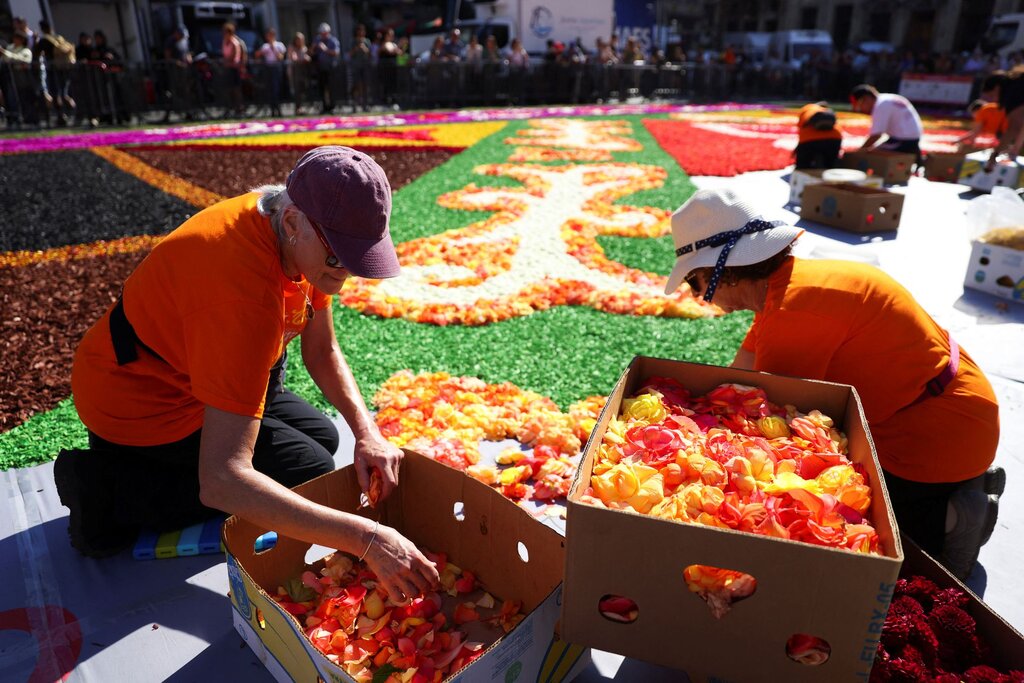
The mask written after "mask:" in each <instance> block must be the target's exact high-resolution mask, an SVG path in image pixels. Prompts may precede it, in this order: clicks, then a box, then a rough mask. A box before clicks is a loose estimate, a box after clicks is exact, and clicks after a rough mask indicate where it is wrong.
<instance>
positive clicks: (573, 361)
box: [0, 115, 750, 468]
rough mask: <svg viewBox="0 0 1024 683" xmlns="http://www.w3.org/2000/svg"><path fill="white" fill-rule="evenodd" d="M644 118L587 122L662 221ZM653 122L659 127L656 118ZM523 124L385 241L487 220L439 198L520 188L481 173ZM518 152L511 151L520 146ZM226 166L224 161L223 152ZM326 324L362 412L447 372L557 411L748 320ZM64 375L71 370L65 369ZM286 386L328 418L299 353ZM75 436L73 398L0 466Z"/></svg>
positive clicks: (555, 311) (556, 315) (663, 189)
mask: <svg viewBox="0 0 1024 683" xmlns="http://www.w3.org/2000/svg"><path fill="white" fill-rule="evenodd" d="M650 118H652V117H651V116H650V115H648V116H621V117H615V118H614V120H609V119H608V118H601V117H593V118H591V119H585V118H583V119H581V120H591V121H601V122H603V123H609V124H613V125H614V124H618V125H619V126H622V125H623V124H624V125H625V127H626V128H627V129H628V131H629V137H630V138H632V139H633V140H635V142H636V143H639V144H638V145H635V146H634V149H633V150H615V149H612V150H611V153H610V158H606V159H605V161H609V162H614V163H628V164H642V165H647V166H656V167H660V168H662V169H664V170H665V171H666V173H667V174H666V176H665V178H664V179H663V181H662V182H661V183H660V186H656V187H653V188H650V189H642V190H640V191H635V192H633V193H631V194H627V195H625V196H622V197H619V198H618V199H616V200H615V201H614V204H616V205H618V206H630V207H653V208H655V209H659V210H664V211H668V212H671V211H672V210H674V209H675V208H676V207H678V206H679V205H680V204H682V203H683V202H684V201H685V200H686V199H687V198H688V197H689V196H690V195H691V194H692V193H693V191H694V186H693V184H692V183H691V182H690V180H689V179H688V177H687V176H686V174H685V173H684V172H683V171H682V170H681V169H680V168H679V166H678V164H677V163H676V161H675V160H674V159H673V158H672V157H671V156H669V155H668V154H667V153H666V152H665V151H664V150H662V148H661V147H660V146H659V145H658V143H657V142H656V141H655V140H654V138H653V137H652V136H651V134H650V133H649V132H648V129H647V127H646V126H645V125H644V120H645V119H650ZM655 118H658V117H657V115H655ZM531 126H533V123H532V122H531V121H513V122H509V123H507V124H506V125H505V126H504V127H503V128H502V129H500V130H498V131H497V132H495V133H493V134H491V135H489V136H488V137H485V138H484V139H482V140H481V141H479V142H478V143H476V144H475V145H473V146H471V147H469V148H468V149H466V150H465V151H463V152H461V153H459V154H456V155H455V156H452V157H451V158H449V159H448V160H447V161H444V162H443V163H441V164H440V165H439V166H437V167H435V168H434V169H433V170H431V171H428V172H426V173H424V174H423V175H421V176H420V177H419V178H417V179H416V180H413V181H412V182H410V183H409V184H408V185H406V186H404V187H402V188H401V189H400V190H398V191H397V192H396V193H395V197H394V209H393V214H392V234H393V237H394V239H395V241H396V243H399V244H401V243H403V242H409V241H411V240H416V239H420V238H426V237H431V236H435V235H439V234H441V233H444V232H446V231H450V230H457V229H462V228H465V227H466V226H469V225H471V224H474V223H478V222H481V221H484V220H486V219H487V218H488V217H489V216H491V215H492V213H493V212H492V211H474V210H466V209H463V208H458V209H454V208H446V207H445V206H441V205H440V204H439V202H438V198H439V197H441V196H442V195H445V194H446V193H454V192H459V191H464V190H466V189H467V188H468V187H473V186H476V187H491V188H519V187H522V185H523V183H522V182H520V181H519V180H517V179H515V178H512V177H507V176H504V175H493V174H488V175H482V174H481V173H479V172H477V171H476V170H475V169H478V167H480V166H482V165H486V164H507V163H508V162H509V161H510V159H511V158H512V155H513V153H514V152H515V150H516V146H515V145H514V144H509V141H510V140H511V139H514V138H522V136H524V135H529V134H530V129H531ZM520 149H521V148H520ZM225 154H226V155H228V156H230V152H225ZM528 163H530V164H534V165H542V166H565V165H567V164H572V163H583V164H585V163H588V162H587V160H586V159H577V160H574V159H572V158H567V157H563V158H561V159H546V158H539V157H538V158H536V159H535V160H532V161H529V162H528ZM597 244H598V245H599V247H600V249H601V250H603V252H604V256H605V257H607V258H608V259H610V260H611V261H615V262H618V263H621V264H623V265H624V266H627V267H628V268H633V269H637V270H641V271H645V272H648V273H654V274H658V275H661V276H664V275H667V274H668V272H669V271H670V270H671V267H672V263H673V254H672V242H671V237H670V236H660V237H619V236H613V235H599V236H598V237H597ZM334 311H335V312H334V317H335V326H336V330H337V334H338V338H339V341H340V344H341V346H342V349H343V350H344V353H345V356H346V358H347V360H348V362H349V364H350V366H351V367H352V370H353V372H354V374H355V377H356V380H357V381H358V383H359V386H360V389H361V391H362V392H363V396H364V398H365V400H366V401H367V403H368V405H371V407H373V406H372V404H371V400H372V397H373V395H374V393H375V392H376V391H377V389H378V388H379V387H380V386H381V384H382V383H383V382H384V381H385V380H387V379H388V378H389V377H391V376H392V375H394V374H395V373H396V372H399V371H401V370H405V369H408V370H411V371H412V372H414V373H419V372H447V373H450V374H451V375H464V376H470V377H476V378H479V379H481V380H483V381H485V382H487V383H491V384H496V383H501V382H510V383H512V384H515V385H516V386H518V387H519V388H521V389H524V390H530V391H535V392H537V393H539V394H541V395H543V396H547V397H550V398H551V399H552V400H554V401H555V403H557V404H558V406H559V407H560V408H562V409H563V410H564V409H566V408H568V406H569V405H570V404H572V403H573V402H575V401H579V400H581V399H583V398H586V397H588V396H592V395H605V394H607V393H608V392H609V391H610V389H611V387H612V386H613V384H614V382H615V380H616V379H617V378H618V376H619V374H620V373H621V372H622V370H623V369H624V368H625V366H626V365H627V364H628V363H629V361H630V360H631V359H632V358H633V357H634V356H635V355H650V356H659V357H666V358H678V359H684V360H689V361H696V362H704V363H712V364H728V363H729V362H730V361H731V360H732V358H733V356H734V355H735V352H736V349H737V348H738V346H739V343H740V342H741V340H742V338H743V335H744V334H745V331H746V329H747V327H748V326H749V324H750V315H749V314H733V315H727V316H722V317H717V318H716V317H709V318H699V319H687V318H678V317H660V316H656V315H631V314H619V313H608V312H604V311H601V310H595V308H592V307H588V306H565V305H563V306H555V307H553V308H550V309H548V310H540V311H535V312H533V313H531V314H528V315H522V316H519V317H512V318H509V319H504V320H501V321H500V322H496V323H490V324H482V325H477V326H468V325H461V324H448V325H435V324H428V323H421V322H414V321H412V320H409V319H405V318H402V317H395V318H381V317H377V316H374V315H364V314H361V313H359V312H357V311H356V310H353V309H351V308H346V307H344V306H340V305H336V306H335V309H334ZM68 372H70V368H68ZM288 386H289V387H290V388H291V389H292V390H294V391H296V392H297V393H298V394H300V395H302V396H304V397H305V398H307V399H309V400H310V401H311V402H312V403H313V404H314V405H317V406H319V407H321V408H323V409H324V410H326V411H328V412H332V411H331V408H330V406H328V405H327V404H326V403H325V401H324V399H323V397H322V396H321V394H320V392H319V390H318V389H317V388H316V387H315V386H314V385H313V383H312V381H311V379H310V378H309V375H308V373H307V372H306V371H305V368H304V367H303V365H302V362H301V353H300V351H299V346H298V343H297V340H296V342H293V344H292V346H291V348H290V349H289V370H288ZM85 443H86V438H85V430H84V428H83V427H82V426H81V424H80V423H79V422H78V420H77V415H76V413H75V410H74V406H73V403H72V400H71V399H70V398H68V399H66V400H64V401H63V402H61V403H60V404H59V405H58V406H57V408H55V409H53V410H51V411H49V412H46V413H42V414H37V415H35V416H33V417H31V418H30V419H29V420H27V421H26V422H24V423H23V424H21V425H19V426H17V427H14V428H13V429H11V430H9V431H7V432H6V433H3V434H0V467H2V468H9V467H25V466H29V465H33V464H37V463H41V462H45V461H46V460H49V459H52V458H53V457H54V456H55V455H56V453H57V452H58V450H59V449H60V448H72V447H82V446H84V445H85Z"/></svg>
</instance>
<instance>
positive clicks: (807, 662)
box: [786, 633, 832, 666]
mask: <svg viewBox="0 0 1024 683" xmlns="http://www.w3.org/2000/svg"><path fill="white" fill-rule="evenodd" d="M786 656H787V657H789V658H790V659H791V660H793V661H794V662H796V663H797V664H803V665H804V666H820V665H822V664H824V663H825V662H827V661H828V658H829V657H831V656H832V646H831V645H829V644H828V641H827V640H825V639H824V638H819V637H818V636H811V635H808V634H806V633H794V634H793V635H791V636H790V637H789V640H787V641H786Z"/></svg>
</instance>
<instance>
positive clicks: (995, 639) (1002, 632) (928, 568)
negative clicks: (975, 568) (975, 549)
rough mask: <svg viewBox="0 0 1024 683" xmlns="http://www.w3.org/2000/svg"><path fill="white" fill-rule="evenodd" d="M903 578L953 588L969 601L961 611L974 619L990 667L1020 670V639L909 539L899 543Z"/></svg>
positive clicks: (1023, 656) (1023, 661) (1023, 664)
mask: <svg viewBox="0 0 1024 683" xmlns="http://www.w3.org/2000/svg"><path fill="white" fill-rule="evenodd" d="M903 552H904V553H905V556H904V560H903V571H902V575H903V576H923V577H925V578H926V579H931V580H932V581H933V582H935V583H936V584H937V585H938V586H939V588H956V589H958V590H960V591H962V592H963V593H965V594H966V595H967V597H968V598H970V602H969V603H968V605H967V607H965V608H964V609H965V611H966V612H967V613H968V614H970V615H971V616H972V617H974V621H975V623H976V624H977V627H978V635H980V636H981V638H982V640H984V641H985V642H986V643H987V644H988V646H989V647H990V648H991V651H992V659H993V663H994V664H995V665H996V667H997V668H999V669H1000V670H1001V671H1008V670H1011V669H1013V670H1022V669H1024V636H1022V635H1021V634H1020V632H1019V631H1017V629H1015V628H1013V626H1010V625H1009V624H1008V623H1006V621H1005V620H1003V618H1002V617H1001V616H999V615H998V614H996V613H995V612H993V611H992V608H991V607H989V606H988V605H986V604H985V602H984V601H982V600H981V598H979V597H978V596H977V595H975V594H974V593H973V592H972V591H971V589H970V588H968V587H967V586H965V585H964V584H962V583H961V582H960V581H959V580H958V579H957V578H956V577H955V576H953V575H952V574H950V573H949V572H948V571H946V568H945V567H943V566H942V565H941V564H939V563H938V562H936V561H935V560H934V559H933V558H932V556H931V555H929V554H928V553H926V552H925V551H923V550H921V548H919V547H918V546H917V544H916V543H914V542H913V541H912V540H910V539H903Z"/></svg>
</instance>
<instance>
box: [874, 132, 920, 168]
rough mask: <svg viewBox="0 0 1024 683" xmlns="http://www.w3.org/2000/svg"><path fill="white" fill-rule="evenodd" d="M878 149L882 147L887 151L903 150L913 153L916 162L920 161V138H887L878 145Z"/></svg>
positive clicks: (906, 152)
mask: <svg viewBox="0 0 1024 683" xmlns="http://www.w3.org/2000/svg"><path fill="white" fill-rule="evenodd" d="M878 149H884V150H886V151H889V152H903V153H905V154H913V155H914V157H915V158H916V159H917V163H918V164H920V163H921V141H920V140H901V139H899V138H889V139H888V140H886V141H885V142H883V143H882V144H880V145H879V146H878Z"/></svg>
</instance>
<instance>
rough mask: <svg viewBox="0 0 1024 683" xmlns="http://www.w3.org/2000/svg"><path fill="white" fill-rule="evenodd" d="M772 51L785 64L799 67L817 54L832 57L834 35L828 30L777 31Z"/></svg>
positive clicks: (773, 35)
mask: <svg viewBox="0 0 1024 683" xmlns="http://www.w3.org/2000/svg"><path fill="white" fill-rule="evenodd" d="M771 52H772V56H773V57H774V58H775V59H778V60H781V61H782V63H783V64H787V65H789V66H791V67H794V68H797V67H799V66H800V65H801V64H803V63H804V62H805V61H806V60H809V59H811V58H813V57H815V56H820V57H823V58H826V59H828V58H831V57H832V36H831V35H830V34H829V32H828V31H820V30H803V31H776V32H775V33H773V34H772V42H771Z"/></svg>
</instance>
